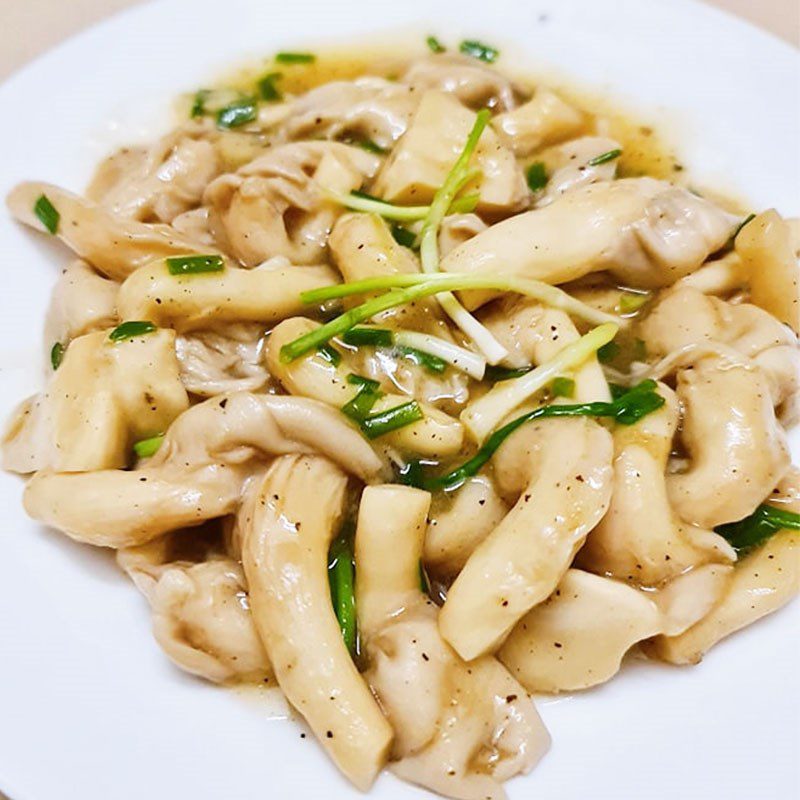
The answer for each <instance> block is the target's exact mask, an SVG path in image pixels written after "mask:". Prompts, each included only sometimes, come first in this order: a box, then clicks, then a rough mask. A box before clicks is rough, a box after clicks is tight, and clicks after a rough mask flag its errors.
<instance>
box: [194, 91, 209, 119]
mask: <svg viewBox="0 0 800 800" xmlns="http://www.w3.org/2000/svg"><path fill="white" fill-rule="evenodd" d="M210 94H211V91H210V90H209V89H198V91H197V92H195V95H194V100H193V101H192V108H191V110H190V111H189V116H190V117H191V118H192V119H196V118H197V117H202V116H203V115H204V114H205V113H206V100H208V98H209V95H210Z"/></svg>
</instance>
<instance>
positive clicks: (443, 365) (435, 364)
mask: <svg viewBox="0 0 800 800" xmlns="http://www.w3.org/2000/svg"><path fill="white" fill-rule="evenodd" d="M395 350H396V351H397V352H398V353H399V354H400V355H401V356H402V357H403V358H407V359H408V360H409V361H412V362H413V363H414V364H416V365H417V366H418V367H423V368H424V369H426V370H427V371H428V372H433V373H434V374H437V375H439V374H441V373H442V372H444V371H445V369H447V362H446V361H443V360H442V359H441V358H439V357H438V356H434V355H431V354H430V353H425V352H423V351H422V350H417V348H416V347H406V346H405V345H397V346H396V347H395Z"/></svg>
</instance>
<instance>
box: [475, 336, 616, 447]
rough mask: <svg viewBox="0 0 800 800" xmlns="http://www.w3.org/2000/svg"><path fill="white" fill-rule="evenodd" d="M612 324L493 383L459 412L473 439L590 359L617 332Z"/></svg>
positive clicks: (478, 437)
mask: <svg viewBox="0 0 800 800" xmlns="http://www.w3.org/2000/svg"><path fill="white" fill-rule="evenodd" d="M617 330H618V329H617V326H616V325H614V324H612V323H606V324H604V325H600V326H598V327H597V328H594V329H593V330H591V331H589V333H587V334H585V335H583V336H581V338H580V339H578V340H577V341H575V342H572V343H571V344H568V345H567V346H566V347H564V348H563V349H562V350H560V351H559V352H558V353H556V355H555V356H553V358H551V359H550V360H549V361H545V362H544V363H543V364H540V365H539V366H538V367H536V369H533V370H531V371H530V372H529V373H528V374H527V375H523V376H522V377H520V378H514V379H513V380H510V381H505V382H504V383H502V384H497V385H495V386H494V387H493V388H492V389H491V390H490V391H489V392H488V393H487V394H485V395H484V396H483V397H481V398H480V399H479V400H476V401H475V402H474V403H471V404H470V405H469V406H467V408H465V409H464V411H463V412H462V413H461V417H460V419H461V422H462V423H463V424H464V426H465V427H466V428H467V430H468V431H469V432H470V434H471V435H472V437H473V439H474V440H475V441H476V442H482V441H484V439H486V437H487V436H488V435H489V434H490V433H491V432H492V431H493V430H494V429H495V428H496V427H497V425H498V424H499V423H500V421H501V420H503V419H505V418H506V417H507V416H508V415H509V414H510V413H511V412H512V411H513V410H514V409H515V408H517V406H519V405H521V404H522V403H524V402H525V401H526V400H528V399H530V398H531V397H533V395H534V394H536V392H538V391H540V390H542V389H544V388H545V387H546V386H547V385H548V384H549V383H550V382H551V381H552V380H553V378H556V377H558V376H559V375H562V374H563V373H564V372H569V371H571V370H572V369H574V368H575V367H578V366H580V365H581V364H582V363H583V362H584V361H586V360H587V359H588V358H591V356H593V355H594V354H595V353H596V352H597V351H598V349H599V348H600V347H602V346H603V345H604V344H605V343H606V342H610V341H611V340H612V339H613V338H614V336H615V335H616V333H617Z"/></svg>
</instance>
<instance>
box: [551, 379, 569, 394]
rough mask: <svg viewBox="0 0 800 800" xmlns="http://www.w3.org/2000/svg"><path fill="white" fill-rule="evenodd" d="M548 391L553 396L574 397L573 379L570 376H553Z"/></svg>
mask: <svg viewBox="0 0 800 800" xmlns="http://www.w3.org/2000/svg"><path fill="white" fill-rule="evenodd" d="M550 393H551V394H552V395H553V397H574V396H575V381H574V380H572V378H561V377H559V378H553V382H552V383H551V384H550Z"/></svg>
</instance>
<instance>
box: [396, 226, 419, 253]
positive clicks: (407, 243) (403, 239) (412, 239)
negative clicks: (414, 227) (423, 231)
mask: <svg viewBox="0 0 800 800" xmlns="http://www.w3.org/2000/svg"><path fill="white" fill-rule="evenodd" d="M392 236H393V237H394V240H395V241H396V242H397V244H399V245H402V246H403V247H408V248H410V249H412V250H413V249H415V247H416V244H417V235H416V234H415V233H414V231H410V230H409V229H408V228H404V227H403V226H402V225H398V224H397V223H394V224H393V225H392Z"/></svg>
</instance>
